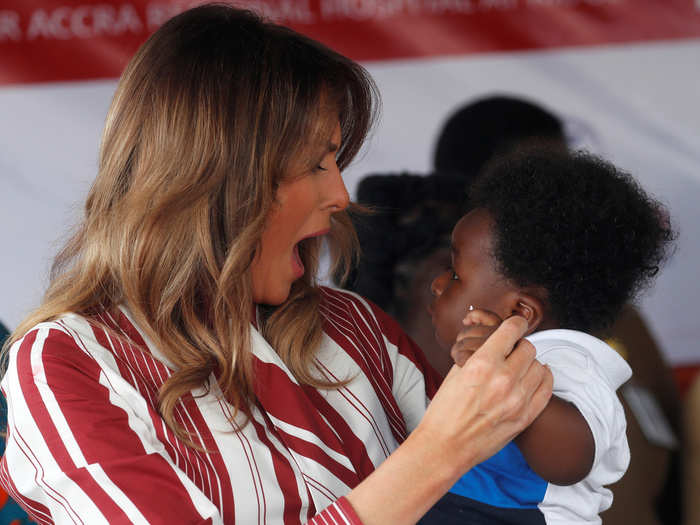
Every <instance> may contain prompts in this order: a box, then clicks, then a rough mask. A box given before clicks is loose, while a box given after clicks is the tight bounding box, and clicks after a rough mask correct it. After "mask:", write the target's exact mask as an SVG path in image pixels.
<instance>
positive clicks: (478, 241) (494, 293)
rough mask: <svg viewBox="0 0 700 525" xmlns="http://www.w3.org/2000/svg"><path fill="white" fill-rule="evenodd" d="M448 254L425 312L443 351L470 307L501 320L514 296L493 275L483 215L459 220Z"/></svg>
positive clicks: (476, 212) (488, 233)
mask: <svg viewBox="0 0 700 525" xmlns="http://www.w3.org/2000/svg"><path fill="white" fill-rule="evenodd" d="M451 251H452V264H451V265H450V267H449V268H447V269H446V270H445V271H444V272H442V273H441V274H440V275H438V276H437V277H436V278H435V279H434V280H433V282H432V284H431V286H430V289H431V291H432V293H433V301H432V303H431V304H430V307H429V308H428V310H429V312H430V315H431V316H432V320H433V327H434V329H435V338H436V339H437V342H438V343H439V344H440V346H441V347H442V348H443V349H445V350H449V349H450V348H451V347H452V344H453V343H454V342H455V339H456V338H457V334H458V333H459V331H460V330H461V329H462V327H463V325H462V319H464V317H465V316H466V315H467V308H468V307H469V306H470V305H472V306H474V308H481V309H484V310H490V311H491V312H493V313H495V314H497V315H499V316H500V317H501V318H502V319H503V318H505V317H508V316H509V315H510V314H511V312H510V311H509V308H510V306H509V305H510V304H511V302H512V297H511V296H512V294H513V293H515V288H514V287H513V286H512V285H511V284H509V282H508V281H507V280H506V279H505V278H504V277H503V276H501V275H500V274H499V273H498V272H497V271H496V268H495V262H494V259H493V256H492V251H493V250H492V237H491V219H490V217H489V214H488V213H487V212H486V211H484V210H481V209H476V210H473V211H471V212H469V213H467V214H466V215H465V216H464V217H462V218H461V219H460V221H459V222H458V223H457V225H456V226H455V227H454V230H452V247H451Z"/></svg>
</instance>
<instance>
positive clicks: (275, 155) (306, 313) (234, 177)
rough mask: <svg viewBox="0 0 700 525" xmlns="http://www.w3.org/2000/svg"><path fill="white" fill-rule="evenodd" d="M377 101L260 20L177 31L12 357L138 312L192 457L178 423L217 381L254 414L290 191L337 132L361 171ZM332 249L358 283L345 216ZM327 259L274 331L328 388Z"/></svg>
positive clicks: (118, 128)
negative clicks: (122, 308)
mask: <svg viewBox="0 0 700 525" xmlns="http://www.w3.org/2000/svg"><path fill="white" fill-rule="evenodd" d="M377 100H378V97H377V94H376V88H375V86H374V84H373V82H372V80H371V79H370V78H369V76H368V75H367V73H366V72H365V71H364V69H362V68H361V67H360V66H359V65H357V64H355V63H354V62H352V61H351V60H349V59H347V58H345V57H343V56H341V55H339V54H337V53H335V52H333V51H331V50H329V49H328V48H326V47H324V46H323V45H321V44H319V43H317V42H315V41H313V40H310V39H308V38H306V37H304V36H302V35H299V34H298V33H295V32H294V31H292V30H290V29H287V28H285V27H282V26H278V25H275V24H271V23H268V22H266V21H263V20H261V19H260V18H259V17H257V16H256V15H255V14H253V13H250V12H248V11H243V10H239V9H235V8H232V7H229V6H225V5H206V6H202V7H197V8H195V9H191V10H189V11H186V12H184V13H182V14H180V15H178V16H176V17H175V18H173V19H171V20H170V21H168V22H167V23H166V24H164V25H163V26H162V27H161V28H160V29H159V30H158V31H156V33H154V34H153V35H152V36H151V37H150V39H149V40H148V41H147V42H146V43H145V44H144V45H143V46H142V47H141V48H140V49H139V51H138V52H137V53H136V55H135V56H134V57H133V59H132V60H131V62H130V63H129V65H128V66H127V68H126V70H125V71H124V73H123V75H122V77H121V79H120V81H119V85H118V87H117V90H116V93H115V95H114V99H113V101H112V105H111V107H110V110H109V113H108V116H107V121H106V125H105V129H104V135H103V139H102V146H101V150H100V163H99V172H98V176H97V178H96V180H95V182H94V184H93V186H92V188H91V190H90V193H89V195H88V198H87V202H86V205H85V216H84V220H83V222H82V224H80V226H79V228H78V230H77V232H76V233H75V235H74V236H73V237H72V238H71V239H70V240H69V241H68V243H67V244H66V246H65V247H64V248H63V250H62V251H61V252H60V253H59V255H58V256H57V258H56V260H55V262H54V266H53V269H52V279H51V284H50V287H49V289H48V291H47V293H46V295H45V298H44V300H43V303H42V305H41V306H40V307H39V308H38V309H37V310H36V311H34V312H33V313H32V314H31V315H30V316H29V317H28V318H27V319H25V320H24V321H23V322H22V323H21V324H20V326H19V327H18V328H17V329H16V330H15V332H14V334H13V335H12V337H11V338H10V340H9V341H8V343H7V345H6V347H5V351H6V350H7V348H9V345H10V344H11V343H12V342H14V341H16V340H18V339H20V338H21V337H22V336H23V335H24V334H25V333H26V332H27V331H29V330H30V329H31V328H32V327H33V326H34V325H36V324H37V323H39V322H42V321H46V320H51V319H55V318H57V317H58V316H60V315H62V314H64V313H66V312H77V313H82V314H86V315H88V314H89V313H90V312H91V311H94V310H96V309H110V308H114V307H116V306H117V305H121V304H124V305H126V306H127V307H128V308H129V310H130V312H131V314H132V315H133V317H134V319H135V321H136V323H137V324H138V325H139V327H140V328H141V329H142V330H144V331H145V332H146V334H147V335H148V336H149V337H150V338H151V340H152V341H153V342H154V343H155V344H156V346H157V347H158V348H159V349H160V351H162V352H163V354H164V355H165V356H166V357H167V358H168V359H169V360H170V361H171V362H172V363H173V364H174V365H175V367H176V368H177V370H176V371H175V372H174V373H173V375H172V376H171V378H170V379H169V380H168V381H167V382H166V383H165V384H164V385H163V387H162V389H161V392H160V410H161V414H162V416H163V418H164V419H165V421H166V423H167V424H168V425H169V426H170V427H171V428H173V429H174V430H175V431H176V432H178V434H179V435H180V436H181V437H184V438H185V439H186V440H188V441H189V439H188V437H187V436H186V435H184V434H183V431H182V429H180V428H178V426H177V424H176V423H175V421H174V417H173V410H174V407H175V405H176V403H177V401H178V399H179V398H180V397H181V396H182V395H184V394H186V393H187V392H189V391H190V390H192V389H193V388H195V387H200V386H205V385H206V384H207V378H208V377H209V376H210V374H211V373H212V372H214V373H216V374H217V377H218V383H219V386H220V387H221V389H222V391H223V393H224V395H225V396H226V398H227V399H228V400H229V401H231V402H232V403H233V404H234V405H235V407H236V409H237V410H243V411H244V412H247V406H248V403H249V402H250V401H251V398H252V395H253V394H252V392H253V389H252V384H253V380H254V378H253V373H252V366H251V353H250V340H249V330H250V319H251V308H252V304H253V299H252V290H251V283H250V277H249V267H250V264H251V261H252V260H253V256H254V254H255V252H256V250H257V249H258V243H259V240H260V238H261V235H262V232H263V229H264V227H265V219H266V217H267V214H268V212H269V211H270V209H271V206H272V205H273V204H274V201H275V193H276V189H277V186H278V184H279V182H280V181H281V180H282V179H283V178H284V177H285V176H287V175H288V172H287V168H288V167H289V166H290V164H291V162H292V161H293V160H295V159H298V158H299V156H300V155H304V154H305V152H306V150H307V149H308V147H309V146H310V145H312V144H314V143H315V142H318V141H319V140H321V139H322V138H325V139H326V140H327V137H319V136H318V135H319V134H321V133H326V132H327V131H328V129H330V122H334V121H336V120H335V119H336V118H339V120H340V125H341V131H342V144H341V147H340V150H339V151H338V165H339V166H340V168H341V169H342V168H343V167H345V166H347V164H348V163H349V162H350V161H351V160H352V158H353V157H354V156H355V154H356V153H357V152H358V150H359V148H360V146H361V145H362V143H363V141H364V139H365V137H366V135H367V133H368V131H369V129H370V127H371V125H372V122H373V119H374V116H375V114H376V101H377ZM300 138H301V139H300ZM329 238H330V242H331V244H332V246H333V248H334V253H336V254H337V256H338V257H337V258H336V262H338V264H341V265H345V267H346V268H347V264H348V261H349V260H350V259H351V258H352V254H353V246H354V244H356V237H355V234H354V230H353V229H352V226H351V224H350V221H349V220H348V217H347V215H346V213H345V212H340V213H337V214H334V216H333V219H332V231H331V234H330V235H329ZM319 248H320V242H319V241H318V240H313V239H312V240H308V241H304V245H303V247H302V250H301V256H302V258H303V262H304V266H305V267H306V268H307V270H308V271H307V272H306V274H305V276H304V277H303V278H302V279H300V280H298V281H296V282H295V283H294V285H293V286H292V290H291V293H290V296H289V298H288V299H287V301H286V302H285V303H284V304H282V305H279V306H277V307H274V308H269V309H267V315H266V316H264V318H263V320H262V325H261V326H260V329H261V331H262V333H263V334H264V335H265V337H266V338H267V339H268V341H269V342H270V343H271V344H272V346H273V347H274V348H275V349H276V350H277V351H278V353H279V354H280V356H281V358H282V359H283V360H284V362H285V363H286V364H287V365H288V366H289V368H290V369H291V370H292V372H293V373H294V374H295V375H296V377H297V378H298V379H299V380H300V381H301V382H303V383H306V384H312V385H317V386H318V385H320V386H323V382H322V381H319V380H318V379H316V378H315V377H314V374H313V373H312V365H311V363H312V359H313V354H314V352H315V350H316V348H317V347H318V343H319V341H320V337H321V321H320V317H319V313H318V308H317V305H318V301H319V292H318V289H317V287H316V285H315V283H314V274H315V270H316V268H317V261H318V251H319Z"/></svg>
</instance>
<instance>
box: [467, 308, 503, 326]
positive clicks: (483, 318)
mask: <svg viewBox="0 0 700 525" xmlns="http://www.w3.org/2000/svg"><path fill="white" fill-rule="evenodd" d="M470 308H471V307H470ZM501 321H503V319H501V318H500V317H499V316H498V315H497V314H495V313H493V312H492V311H490V310H482V309H480V308H474V309H472V310H469V311H468V312H467V315H465V316H464V319H462V323H463V324H464V325H465V326H472V325H479V324H482V325H486V326H498V325H499V324H501Z"/></svg>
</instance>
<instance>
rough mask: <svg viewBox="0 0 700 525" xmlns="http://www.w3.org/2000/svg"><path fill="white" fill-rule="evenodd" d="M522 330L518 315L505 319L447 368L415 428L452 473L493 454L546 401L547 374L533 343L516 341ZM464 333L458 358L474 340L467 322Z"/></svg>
mask: <svg viewBox="0 0 700 525" xmlns="http://www.w3.org/2000/svg"><path fill="white" fill-rule="evenodd" d="M472 315H473V316H474V317H475V318H476V319H473V320H475V321H479V322H481V321H487V322H489V323H491V322H493V321H494V318H493V317H492V316H493V314H489V313H488V312H487V313H484V312H483V311H481V312H477V311H476V310H475V311H473V312H470V314H469V315H468V316H467V318H470V316H472ZM496 318H497V317H496ZM527 328H528V325H527V321H526V320H525V319H524V318H522V317H519V316H514V317H510V318H508V319H506V320H505V321H503V323H501V325H500V326H499V327H498V328H497V329H496V330H495V331H494V332H493V334H491V336H490V337H489V338H488V339H487V340H486V341H485V342H484V343H483V344H482V345H481V347H480V348H478V349H477V350H476V351H475V352H474V353H473V354H471V356H470V357H469V360H468V361H466V363H465V364H464V366H463V367H461V368H460V367H459V366H454V367H452V369H451V370H450V372H449V374H448V375H447V377H446V378H445V380H444V381H443V383H442V386H441V387H440V389H439V390H438V392H437V394H436V395H435V397H434V398H433V401H432V403H431V404H430V406H429V407H428V410H427V411H426V414H425V416H424V418H423V420H422V421H421V423H420V425H419V426H418V428H417V429H416V431H415V432H414V433H416V432H419V433H425V434H426V435H427V436H429V442H430V443H432V444H433V446H438V447H441V449H442V450H444V451H445V453H446V456H448V457H449V458H450V459H451V461H453V462H454V466H455V469H456V471H457V472H458V474H457V475H460V474H461V473H464V472H466V471H467V470H469V469H470V468H471V467H473V466H474V465H476V464H478V463H480V462H481V461H484V460H485V459H487V458H489V457H490V456H492V455H493V454H495V453H496V452H498V450H500V449H501V448H502V447H503V446H504V445H506V444H507V443H508V442H509V441H510V440H511V439H513V437H515V436H516V435H517V434H518V433H520V432H521V431H522V430H523V429H525V428H526V427H527V426H528V425H529V424H530V423H531V422H532V421H533V420H534V419H535V417H536V416H537V415H538V414H539V413H540V412H541V411H542V409H543V408H544V407H545V406H546V404H547V402H548V401H549V398H550V396H551V393H552V375H551V373H550V372H549V370H548V369H546V367H544V366H542V365H541V364H539V363H538V362H537V361H535V348H534V347H533V346H532V344H530V343H529V342H528V341H527V340H524V339H521V337H522V336H523V335H524V334H525V332H526V331H527ZM465 332H466V335H465V336H463V337H461V338H458V342H457V343H456V345H460V346H459V347H458V349H457V351H456V353H457V354H458V355H459V356H464V355H466V353H467V352H468V350H466V348H468V347H469V345H470V344H472V343H473V342H474V340H475V339H478V337H475V336H474V330H470V329H469V326H467V327H466V328H465ZM470 332H471V336H470V335H469V334H470Z"/></svg>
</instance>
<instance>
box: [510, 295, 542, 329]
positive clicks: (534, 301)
mask: <svg viewBox="0 0 700 525" xmlns="http://www.w3.org/2000/svg"><path fill="white" fill-rule="evenodd" d="M512 308H513V311H512V313H513V314H515V315H519V316H521V317H524V318H525V319H527V326H528V327H527V333H526V334H525V335H530V334H531V333H532V332H534V331H535V330H537V328H538V327H539V326H540V325H541V324H542V321H543V320H544V302H543V301H542V300H541V299H540V298H539V297H537V296H536V295H532V294H527V293H519V294H517V297H515V298H514V301H513V307H512Z"/></svg>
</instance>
